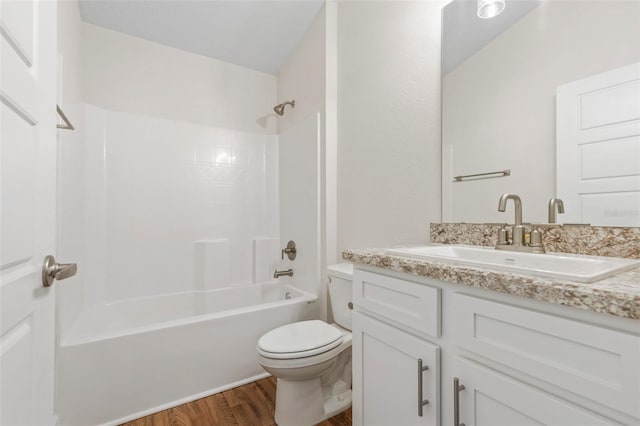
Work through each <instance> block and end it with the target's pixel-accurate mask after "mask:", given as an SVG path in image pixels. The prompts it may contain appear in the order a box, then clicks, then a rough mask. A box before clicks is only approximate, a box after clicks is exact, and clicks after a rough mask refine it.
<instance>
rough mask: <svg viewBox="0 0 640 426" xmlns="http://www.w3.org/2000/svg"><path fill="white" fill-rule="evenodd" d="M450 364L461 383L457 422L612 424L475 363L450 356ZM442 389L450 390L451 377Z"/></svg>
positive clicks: (477, 425)
mask: <svg viewBox="0 0 640 426" xmlns="http://www.w3.org/2000/svg"><path fill="white" fill-rule="evenodd" d="M453 366H454V369H453V371H454V374H455V375H456V377H458V378H459V380H460V385H462V386H464V390H460V391H459V393H458V395H459V401H460V407H459V410H460V411H459V413H460V423H464V424H465V425H466V426H514V425H518V426H529V425H531V426H533V425H541V424H545V425H555V426H592V425H593V426H595V425H599V426H600V425H601V426H604V425H611V424H616V423H615V422H613V421H611V420H608V419H605V418H603V417H601V416H599V415H597V414H595V413H592V412H590V411H587V410H585V409H584V408H582V407H578V406H576V405H573V404H571V403H569V402H567V401H564V400H562V399H559V398H556V397H555V396H552V395H550V394H548V393H545V392H543V391H541V390H539V389H537V388H534V387H531V386H529V385H526V384H524V383H522V382H520V381H518V380H515V379H513V378H511V377H508V376H505V375H503V374H501V373H498V372H497V371H495V370H491V369H489V368H486V367H483V366H481V365H479V364H476V363H475V362H472V361H468V360H465V359H462V358H454V363H453ZM445 390H451V391H452V392H453V378H451V380H450V382H449V383H447V384H446V385H445ZM453 409H454V410H455V404H454V407H453Z"/></svg>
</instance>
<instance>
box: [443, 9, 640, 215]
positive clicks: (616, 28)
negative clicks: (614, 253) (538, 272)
mask: <svg viewBox="0 0 640 426" xmlns="http://www.w3.org/2000/svg"><path fill="white" fill-rule="evenodd" d="M503 3H504V5H505V7H504V10H503V11H502V13H500V14H499V15H497V16H495V17H493V18H491V19H481V18H480V17H479V16H478V1H477V0H453V1H452V2H451V3H449V4H448V5H447V6H445V7H444V9H443V37H442V113H443V118H442V186H443V188H442V194H443V195H442V206H443V207H442V217H443V221H444V222H472V223H474V222H475V223H483V222H512V221H513V211H512V210H507V212H506V213H500V212H498V211H497V206H498V198H499V196H500V195H501V194H502V193H505V192H512V193H515V194H518V195H520V197H521V198H522V202H523V218H524V220H525V221H526V222H540V223H546V222H547V221H548V216H547V214H548V213H547V211H548V210H547V207H548V203H549V200H550V199H551V198H552V197H559V198H561V199H563V201H564V208H565V214H563V215H558V222H560V223H590V224H592V225H605V226H640V1H636V0H632V1H616V0H586V1H581V0H544V1H539V0H504V2H503ZM503 172H504V173H503ZM486 173H490V174H486ZM476 175H481V176H476ZM511 208H512V207H509V209H511Z"/></svg>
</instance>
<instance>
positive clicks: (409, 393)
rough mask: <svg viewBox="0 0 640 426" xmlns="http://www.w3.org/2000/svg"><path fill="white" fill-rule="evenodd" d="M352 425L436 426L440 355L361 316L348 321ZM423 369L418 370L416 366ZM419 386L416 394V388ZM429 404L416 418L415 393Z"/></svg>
mask: <svg viewBox="0 0 640 426" xmlns="http://www.w3.org/2000/svg"><path fill="white" fill-rule="evenodd" d="M353 357H354V361H353V423H354V425H366V426H383V425H389V426H398V425H403V426H406V425H438V424H439V423H440V398H439V391H440V350H439V348H438V347H437V346H434V345H432V344H430V343H427V342H425V341H423V340H421V339H419V338H417V337H415V336H412V335H411V334H409V333H406V332H404V331H402V330H399V329H397V328H395V327H392V326H390V325H387V324H385V323H382V322H380V321H377V320H375V319H373V318H370V317H368V316H366V315H364V314H362V313H359V312H355V313H354V316H353ZM419 360H422V365H423V366H425V367H428V369H426V370H424V371H419V363H420V361H419ZM420 384H422V389H421V390H420V389H419V385H420ZM420 393H421V394H422V400H428V401H429V402H428V403H427V404H425V405H423V406H422V415H421V416H420V415H419V398H420V396H419V394H420Z"/></svg>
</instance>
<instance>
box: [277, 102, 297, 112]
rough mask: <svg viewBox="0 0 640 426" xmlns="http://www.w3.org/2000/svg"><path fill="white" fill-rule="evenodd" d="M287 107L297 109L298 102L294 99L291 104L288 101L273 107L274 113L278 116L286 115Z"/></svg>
mask: <svg viewBox="0 0 640 426" xmlns="http://www.w3.org/2000/svg"><path fill="white" fill-rule="evenodd" d="M285 105H291V108H295V106H296V101H295V99H294V100H292V101H291V102H289V101H287V102H283V103H281V104H279V105H276V106H274V107H273V111H274V112H275V113H276V114H278V115H284V107H285Z"/></svg>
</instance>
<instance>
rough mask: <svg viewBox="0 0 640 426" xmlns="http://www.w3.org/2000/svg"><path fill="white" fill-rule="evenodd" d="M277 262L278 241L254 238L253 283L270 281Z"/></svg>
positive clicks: (278, 259) (275, 239)
mask: <svg viewBox="0 0 640 426" xmlns="http://www.w3.org/2000/svg"><path fill="white" fill-rule="evenodd" d="M279 261H280V239H278V238H256V239H254V240H253V282H254V283H263V282H265V281H271V280H272V279H273V271H274V270H275V269H276V268H277V266H278V262H279ZM316 293H317V292H316Z"/></svg>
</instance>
